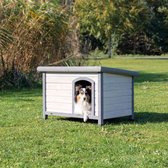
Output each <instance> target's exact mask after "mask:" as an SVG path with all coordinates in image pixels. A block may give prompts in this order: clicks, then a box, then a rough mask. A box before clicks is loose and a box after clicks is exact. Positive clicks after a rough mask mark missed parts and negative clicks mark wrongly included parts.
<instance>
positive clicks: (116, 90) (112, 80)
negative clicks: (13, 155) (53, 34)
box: [37, 66, 138, 125]
mask: <svg viewBox="0 0 168 168" xmlns="http://www.w3.org/2000/svg"><path fill="white" fill-rule="evenodd" d="M37 70H38V71H39V72H42V73H43V116H44V118H45V119H46V118H47V117H48V115H56V116H64V117H72V118H83V116H82V115H79V114H75V112H74V95H75V84H76V83H80V82H83V83H86V84H90V86H91V91H92V92H91V93H92V94H91V98H92V101H91V107H92V108H91V114H90V115H89V119H94V120H98V124H100V125H102V124H103V122H104V120H105V119H111V118H118V117H124V116H130V117H131V118H132V119H134V77H135V76H137V75H138V73H137V72H134V71H128V70H122V69H116V68H107V67H101V66H87V67H84V66H83V67H56V66H39V67H38V68H37Z"/></svg>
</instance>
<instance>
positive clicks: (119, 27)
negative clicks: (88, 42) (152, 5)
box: [74, 0, 150, 50]
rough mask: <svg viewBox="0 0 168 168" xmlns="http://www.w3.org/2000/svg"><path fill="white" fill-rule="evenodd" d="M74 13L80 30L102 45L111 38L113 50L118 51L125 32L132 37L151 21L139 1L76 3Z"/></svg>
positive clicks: (142, 2) (79, 1)
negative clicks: (101, 42) (98, 40)
mask: <svg viewBox="0 0 168 168" xmlns="http://www.w3.org/2000/svg"><path fill="white" fill-rule="evenodd" d="M74 11H75V14H76V16H77V18H78V21H79V26H80V31H81V32H82V33H85V32H88V33H89V34H90V35H94V36H95V37H96V38H99V39H101V41H103V43H107V42H108V41H109V38H110V39H112V41H111V43H112V46H113V48H114V49H113V50H115V48H117V46H118V43H119V41H120V40H121V39H122V35H123V34H124V33H126V32H127V33H132V34H135V33H137V31H138V32H139V31H141V30H143V28H144V26H145V25H146V24H147V23H148V22H149V20H150V13H149V12H148V11H149V9H148V7H147V5H146V3H145V2H144V1H142V0H141V1H138V2H137V1H127V0H120V1H118V0H113V1H109V0H105V1H102V0H99V1H97V0H92V1H85V0H77V1H75V5H74ZM108 43H109V42H108ZM106 46H107V45H106Z"/></svg>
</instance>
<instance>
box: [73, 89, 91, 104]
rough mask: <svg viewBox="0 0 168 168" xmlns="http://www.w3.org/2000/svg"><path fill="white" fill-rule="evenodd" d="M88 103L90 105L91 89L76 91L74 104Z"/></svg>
mask: <svg viewBox="0 0 168 168" xmlns="http://www.w3.org/2000/svg"><path fill="white" fill-rule="evenodd" d="M85 101H86V102H88V103H91V87H87V86H86V88H82V87H80V88H79V90H76V96H75V102H77V103H78V102H81V103H82V102H85Z"/></svg>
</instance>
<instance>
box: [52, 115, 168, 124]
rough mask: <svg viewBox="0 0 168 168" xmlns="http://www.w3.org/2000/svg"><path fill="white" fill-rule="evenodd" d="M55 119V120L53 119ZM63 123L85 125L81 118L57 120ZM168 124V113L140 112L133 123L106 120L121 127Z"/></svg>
mask: <svg viewBox="0 0 168 168" xmlns="http://www.w3.org/2000/svg"><path fill="white" fill-rule="evenodd" d="M52 119H54V118H52ZM55 119H57V120H61V121H71V122H78V123H83V119H79V118H64V117H60V118H55ZM161 122H168V112H167V113H166V112H165V113H157V112H138V113H135V120H134V121H131V120H130V119H129V117H121V118H113V119H107V120H105V125H120V124H140V125H142V124H146V123H161ZM87 123H89V124H97V123H98V122H97V120H88V121H87V122H86V124H87Z"/></svg>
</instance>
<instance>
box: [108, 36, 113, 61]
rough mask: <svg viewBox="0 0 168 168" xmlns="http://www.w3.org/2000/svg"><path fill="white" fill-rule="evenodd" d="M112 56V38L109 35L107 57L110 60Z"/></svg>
mask: <svg viewBox="0 0 168 168" xmlns="http://www.w3.org/2000/svg"><path fill="white" fill-rule="evenodd" d="M112 55H113V53H112V37H111V35H109V39H108V57H109V58H111V57H112Z"/></svg>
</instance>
